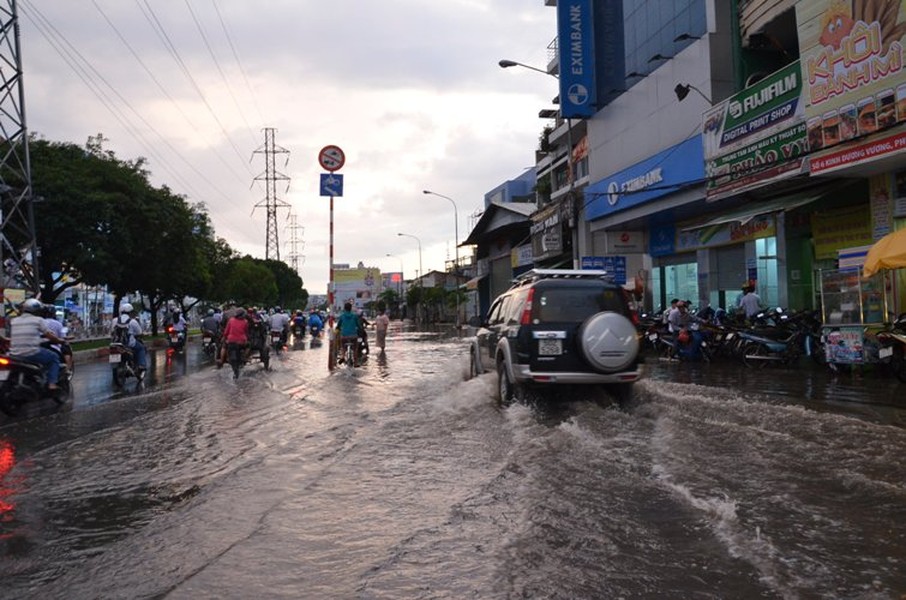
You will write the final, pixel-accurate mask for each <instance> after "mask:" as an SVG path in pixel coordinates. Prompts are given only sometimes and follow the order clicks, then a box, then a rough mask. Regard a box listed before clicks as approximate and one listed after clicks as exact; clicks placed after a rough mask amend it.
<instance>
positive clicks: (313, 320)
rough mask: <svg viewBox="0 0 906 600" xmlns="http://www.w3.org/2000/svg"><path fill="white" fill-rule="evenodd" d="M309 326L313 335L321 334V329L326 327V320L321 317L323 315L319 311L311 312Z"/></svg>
mask: <svg viewBox="0 0 906 600" xmlns="http://www.w3.org/2000/svg"><path fill="white" fill-rule="evenodd" d="M308 327H309V328H310V329H311V334H312V335H313V336H319V335H321V330H322V329H324V321H323V320H322V319H321V315H319V314H318V313H317V312H313V313H311V315H309V317H308Z"/></svg>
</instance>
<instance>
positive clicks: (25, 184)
mask: <svg viewBox="0 0 906 600" xmlns="http://www.w3.org/2000/svg"><path fill="white" fill-rule="evenodd" d="M0 20H2V22H0V64H2V67H0V287H2V288H7V287H25V288H28V289H30V290H31V291H33V292H34V293H36V294H37V293H38V291H39V289H40V284H41V277H40V273H39V271H38V244H37V241H36V239H35V216H34V207H33V206H32V202H33V200H34V197H33V195H32V187H31V163H30V161H29V156H28V128H27V127H26V125H25V91H24V89H23V87H22V55H21V50H20V47H19V17H18V14H17V11H16V2H15V0H7V1H6V2H3V1H0Z"/></svg>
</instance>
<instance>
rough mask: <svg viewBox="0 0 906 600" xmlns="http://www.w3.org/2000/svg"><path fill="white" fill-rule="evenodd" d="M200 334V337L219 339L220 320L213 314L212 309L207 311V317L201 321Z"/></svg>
mask: <svg viewBox="0 0 906 600" xmlns="http://www.w3.org/2000/svg"><path fill="white" fill-rule="evenodd" d="M201 333H202V335H208V336H211V338H213V339H214V340H216V339H217V338H218V337H219V333H220V320H219V319H218V318H217V316H216V315H215V314H214V309H213V308H209V309H208V315H207V316H206V317H205V318H204V319H202V320H201Z"/></svg>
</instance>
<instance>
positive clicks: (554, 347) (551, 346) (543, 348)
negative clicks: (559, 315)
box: [538, 340, 563, 356]
mask: <svg viewBox="0 0 906 600" xmlns="http://www.w3.org/2000/svg"><path fill="white" fill-rule="evenodd" d="M538 354H539V355H541V356H559V355H561V354H563V340H538Z"/></svg>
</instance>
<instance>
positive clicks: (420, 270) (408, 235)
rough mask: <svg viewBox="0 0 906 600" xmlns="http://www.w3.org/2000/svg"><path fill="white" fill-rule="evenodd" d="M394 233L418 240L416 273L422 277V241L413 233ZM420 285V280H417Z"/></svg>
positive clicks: (423, 273)
mask: <svg viewBox="0 0 906 600" xmlns="http://www.w3.org/2000/svg"><path fill="white" fill-rule="evenodd" d="M396 235H401V236H403V237H411V238H412V239H413V240H415V241H416V242H418V274H419V277H424V275H425V272H424V271H422V241H421V240H420V239H418V238H417V237H415V236H414V235H411V234H408V233H398V234H396ZM420 285H421V280H419V286H420Z"/></svg>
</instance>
